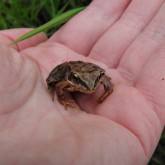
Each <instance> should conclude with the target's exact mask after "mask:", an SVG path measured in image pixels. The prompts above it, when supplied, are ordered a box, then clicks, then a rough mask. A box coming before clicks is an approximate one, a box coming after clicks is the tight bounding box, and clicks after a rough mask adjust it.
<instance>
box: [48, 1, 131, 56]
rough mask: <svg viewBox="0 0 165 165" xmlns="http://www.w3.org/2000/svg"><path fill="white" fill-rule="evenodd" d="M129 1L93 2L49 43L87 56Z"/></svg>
mask: <svg viewBox="0 0 165 165" xmlns="http://www.w3.org/2000/svg"><path fill="white" fill-rule="evenodd" d="M129 2H130V0H124V1H123V0H105V1H104V3H103V2H102V0H94V1H93V2H92V3H91V4H90V5H89V7H87V9H85V10H84V11H83V12H81V13H80V14H78V15H77V16H76V17H74V18H73V19H72V20H71V21H69V22H68V23H67V24H66V25H65V26H64V27H63V28H61V29H60V30H59V31H58V32H57V33H55V34H54V35H53V36H52V37H51V38H50V40H49V41H56V42H59V43H62V44H64V45H66V46H68V47H70V48H71V49H73V50H74V51H76V52H78V53H81V54H85V55H87V54H88V53H89V52H90V50H91V48H92V47H93V45H94V44H95V42H96V40H97V39H98V38H99V37H100V36H101V35H102V34H103V33H104V32H105V31H106V29H107V28H108V27H109V26H111V25H112V24H113V23H114V22H115V21H116V20H117V19H118V18H119V17H120V15H121V14H122V12H123V10H124V9H125V8H126V6H127V4H128V3H129Z"/></svg>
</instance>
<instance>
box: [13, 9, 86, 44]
mask: <svg viewBox="0 0 165 165" xmlns="http://www.w3.org/2000/svg"><path fill="white" fill-rule="evenodd" d="M84 8H85V7H80V8H76V9H72V10H69V11H67V12H65V13H63V14H61V15H59V16H57V17H56V18H54V19H52V20H51V21H49V22H47V23H45V24H43V25H41V26H39V27H37V28H35V29H33V30H31V31H30V32H28V33H26V34H24V35H22V36H21V37H19V38H18V39H16V40H15V41H13V42H12V43H11V44H16V43H18V42H20V41H23V40H25V39H27V38H29V37H32V36H34V35H35V34H37V33H40V32H43V31H45V30H48V29H50V28H52V27H55V26H58V25H60V24H62V23H65V22H66V21H68V20H69V19H70V18H72V17H73V16H74V15H75V14H77V13H78V12H80V11H81V10H83V9H84Z"/></svg>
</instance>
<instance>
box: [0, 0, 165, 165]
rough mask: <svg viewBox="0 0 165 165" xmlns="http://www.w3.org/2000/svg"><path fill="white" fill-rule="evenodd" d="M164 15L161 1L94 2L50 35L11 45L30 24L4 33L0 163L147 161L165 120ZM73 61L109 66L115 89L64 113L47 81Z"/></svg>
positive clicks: (0, 74) (0, 38) (1, 39)
mask: <svg viewBox="0 0 165 165" xmlns="http://www.w3.org/2000/svg"><path fill="white" fill-rule="evenodd" d="M164 15H165V1H164V0H150V3H148V0H132V1H129V0H124V1H123V0H105V1H104V3H102V0H94V1H93V3H92V4H91V5H89V7H88V8H87V9H86V10H84V11H83V12H81V13H80V14H78V15H77V16H76V17H74V18H73V19H72V20H71V21H70V22H68V23H67V24H66V25H65V26H64V27H63V28H61V29H60V30H59V31H58V32H57V33H55V34H54V35H53V36H52V37H51V38H50V39H47V38H46V36H45V35H44V34H39V35H37V36H35V37H33V38H31V39H28V40H26V41H23V42H21V43H18V44H17V45H12V46H10V47H9V46H7V45H9V44H10V43H11V41H12V40H14V39H15V38H17V37H19V36H21V35H22V34H24V33H25V32H27V31H28V30H29V29H18V30H17V29H13V30H5V31H1V32H0V43H1V46H0V52H1V53H0V79H1V80H0V148H1V149H0V164H5V165H9V164H17V165H25V164H28V165H32V164H40V165H41V164H48V165H53V164H60V165H65V164H66V165H68V164H69V165H74V164H75V165H77V164H78V165H84V164H85V165H88V164H89V165H91V164H95V165H100V164H102V165H109V164H114V165H116V164H117V165H118V164H122V165H132V164H134V165H136V164H137V165H141V164H142V165H145V164H147V162H148V161H149V159H150V157H151V155H152V153H153V152H154V150H155V147H156V145H157V143H158V140H159V138H160V135H161V132H162V129H163V127H164V125H165V101H164V98H165V60H164V59H165V19H164ZM79 34H81V35H79ZM5 45H6V46H5ZM84 55H86V56H84ZM68 60H84V61H89V62H93V63H96V64H97V65H99V66H100V67H102V68H104V69H105V70H106V74H107V75H108V76H110V77H111V78H112V82H113V84H115V85H114V92H113V93H112V94H111V95H110V96H109V97H108V98H107V99H106V100H105V101H104V102H103V103H102V104H97V103H96V100H97V99H96V98H98V95H100V93H101V91H98V92H96V94H95V95H92V97H91V96H84V95H78V96H77V97H76V101H77V102H78V105H79V106H80V109H81V110H73V109H72V108H70V109H68V110H67V111H65V110H64V108H63V106H62V105H61V104H60V103H59V102H58V101H57V99H56V96H55V99H54V101H52V99H51V95H50V93H49V91H48V90H47V85H46V81H45V80H46V78H47V76H48V74H49V73H50V71H51V70H52V69H53V68H54V67H55V66H56V65H58V64H60V63H63V62H65V61H68ZM98 61H99V62H98ZM82 110H83V111H82ZM87 112H88V113H87Z"/></svg>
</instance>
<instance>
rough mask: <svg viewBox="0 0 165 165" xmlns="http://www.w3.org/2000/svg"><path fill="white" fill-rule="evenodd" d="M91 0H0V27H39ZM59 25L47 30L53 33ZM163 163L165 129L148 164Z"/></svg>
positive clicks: (164, 158)
mask: <svg viewBox="0 0 165 165" xmlns="http://www.w3.org/2000/svg"><path fill="white" fill-rule="evenodd" d="M90 2H91V0H1V1H0V29H10V28H19V27H34V28H36V27H39V26H41V25H43V24H45V23H46V22H48V21H50V20H52V19H53V18H56V17H57V16H59V15H61V14H62V13H64V12H66V11H68V10H70V9H77V8H79V7H82V6H86V5H88V4H89V3H90ZM59 27H60V25H58V26H55V27H54V28H52V29H51V30H49V31H47V34H48V35H51V34H53V33H54V32H55V31H56V30H57V29H58V28H59ZM164 164H165V130H164V132H163V133H162V137H161V140H160V142H159V145H158V146H157V149H156V151H155V153H154V155H153V157H152V158H151V161H150V162H149V165H164Z"/></svg>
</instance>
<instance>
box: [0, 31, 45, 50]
mask: <svg viewBox="0 0 165 165" xmlns="http://www.w3.org/2000/svg"><path fill="white" fill-rule="evenodd" d="M30 30H32V29H30V28H21V29H11V30H2V31H0V44H3V45H10V44H11V43H12V42H13V41H14V40H16V39H17V38H19V37H20V36H22V35H24V34H25V33H27V32H29V31H30ZM46 40H47V37H46V35H45V34H44V33H39V34H37V35H35V36H33V37H30V38H29V39H26V40H24V41H21V42H19V43H17V44H13V45H11V47H13V48H15V49H17V50H19V51H20V50H23V49H25V48H28V47H31V46H36V45H38V44H39V43H41V42H44V41H46Z"/></svg>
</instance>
